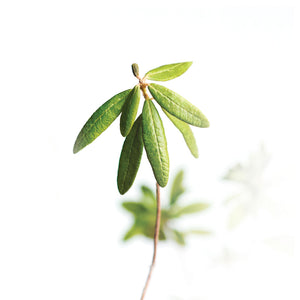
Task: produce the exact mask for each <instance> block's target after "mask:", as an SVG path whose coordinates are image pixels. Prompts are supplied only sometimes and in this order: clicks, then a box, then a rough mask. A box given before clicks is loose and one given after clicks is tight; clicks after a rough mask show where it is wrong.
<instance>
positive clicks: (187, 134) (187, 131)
mask: <svg viewBox="0 0 300 300" xmlns="http://www.w3.org/2000/svg"><path fill="white" fill-rule="evenodd" d="M163 111H164V113H165V114H166V115H167V117H168V118H169V119H170V120H171V122H172V123H173V124H174V125H175V126H176V127H177V128H178V130H179V131H180V132H181V134H182V135H183V138H184V140H185V143H186V145H187V146H188V148H189V149H190V151H191V153H192V155H193V156H194V157H195V158H198V157H199V153H198V147H197V143H196V139H195V137H194V134H193V131H192V129H191V128H190V126H189V125H188V124H187V123H185V122H183V121H181V120H179V119H177V118H176V117H174V116H172V115H171V114H169V113H168V112H167V111H166V110H165V109H163Z"/></svg>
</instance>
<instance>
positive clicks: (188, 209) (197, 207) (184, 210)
mask: <svg viewBox="0 0 300 300" xmlns="http://www.w3.org/2000/svg"><path fill="white" fill-rule="evenodd" d="M209 206H210V205H209V204H207V203H193V204H190V205H187V206H185V207H179V208H178V209H176V210H175V211H174V212H173V213H172V217H173V218H178V217H180V216H182V215H187V214H194V213H198V212H200V211H203V210H205V209H207V208H208V207H209Z"/></svg>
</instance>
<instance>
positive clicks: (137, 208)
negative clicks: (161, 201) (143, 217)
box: [122, 201, 148, 215]
mask: <svg viewBox="0 0 300 300" xmlns="http://www.w3.org/2000/svg"><path fill="white" fill-rule="evenodd" d="M122 206H123V207H124V208H125V209H126V210H128V211H130V212H131V213H133V214H135V215H139V214H144V213H147V212H148V209H147V207H146V206H145V205H144V204H143V203H140V202H133V201H126V202H123V203H122Z"/></svg>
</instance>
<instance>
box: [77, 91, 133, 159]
mask: <svg viewBox="0 0 300 300" xmlns="http://www.w3.org/2000/svg"><path fill="white" fill-rule="evenodd" d="M129 93H130V90H126V91H124V92H121V93H119V94H117V95H115V96H113V97H112V98H111V99H109V100H108V101H106V102H105V103H104V104H103V105H101V106H100V107H99V108H98V109H97V110H96V111H95V112H94V113H93V114H92V116H91V117H90V118H89V119H88V121H87V122H86V123H85V125H84V126H83V128H82V129H81V131H80V132H79V134H78V136H77V139H76V141H75V144H74V148H73V153H77V152H78V151H80V150H81V149H82V148H84V147H85V146H87V145H88V144H90V143H91V142H93V141H94V140H95V139H96V138H97V137H98V136H99V135H100V134H101V133H102V132H103V131H104V130H106V129H107V128H108V127H109V125H110V124H111V123H112V122H113V121H114V120H115V119H116V118H117V117H118V116H119V114H120V113H121V110H122V107H123V105H124V103H125V99H126V97H127V96H128V94H129Z"/></svg>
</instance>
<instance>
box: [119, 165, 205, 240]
mask: <svg viewBox="0 0 300 300" xmlns="http://www.w3.org/2000/svg"><path fill="white" fill-rule="evenodd" d="M183 177H184V172H183V171H182V170H181V171H179V172H178V173H177V175H176V177H175V179H174V181H173V183H172V187H171V191H170V195H169V201H168V204H167V206H166V207H163V208H162V209H161V223H160V230H159V239H160V240H173V241H175V242H176V243H178V244H180V245H185V243H186V237H187V236H188V235H190V234H209V233H210V232H209V231H206V230H198V229H193V230H186V231H182V230H179V229H177V228H176V227H174V223H175V224H176V220H179V219H182V218H183V217H185V216H186V215H189V214H195V213H199V212H202V211H204V210H206V209H207V208H208V207H209V204H208V203H204V202H195V203H192V204H189V205H186V206H183V205H182V204H181V203H180V202H181V201H180V200H181V198H182V196H183V195H184V193H185V192H186V189H185V187H184V186H183ZM122 206H123V208H124V209H126V210H127V211H129V212H130V213H131V214H132V215H133V217H134V223H133V225H132V226H131V228H130V229H129V230H128V231H127V233H126V234H125V236H124V237H123V239H124V241H127V240H129V239H131V238H133V237H134V236H137V235H143V236H145V237H147V238H150V239H153V236H154V230H155V229H154V228H155V220H156V200H155V194H154V192H153V191H152V190H151V189H150V188H149V187H147V186H142V187H141V196H140V198H139V199H138V201H124V202H123V203H122Z"/></svg>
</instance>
